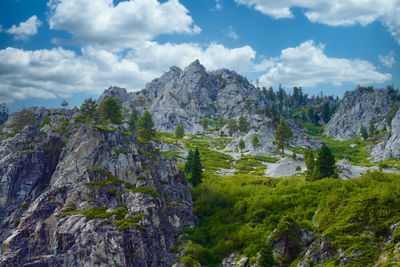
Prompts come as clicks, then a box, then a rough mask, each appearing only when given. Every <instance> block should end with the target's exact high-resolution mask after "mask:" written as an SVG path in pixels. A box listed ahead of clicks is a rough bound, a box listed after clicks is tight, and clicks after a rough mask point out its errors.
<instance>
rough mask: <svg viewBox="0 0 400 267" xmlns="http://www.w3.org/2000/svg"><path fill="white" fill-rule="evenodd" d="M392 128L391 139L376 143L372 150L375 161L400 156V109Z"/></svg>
mask: <svg viewBox="0 0 400 267" xmlns="http://www.w3.org/2000/svg"><path fill="white" fill-rule="evenodd" d="M391 124H392V129H391V135H390V138H389V140H387V141H383V142H382V143H380V144H378V145H376V146H375V147H374V148H373V149H372V152H371V157H372V159H373V161H374V162H379V161H383V160H387V159H389V158H394V157H399V156H400V110H399V111H398V112H397V113H396V116H395V117H394V118H393V120H392V123H391Z"/></svg>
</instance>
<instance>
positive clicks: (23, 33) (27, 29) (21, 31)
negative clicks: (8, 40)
mask: <svg viewBox="0 0 400 267" xmlns="http://www.w3.org/2000/svg"><path fill="white" fill-rule="evenodd" d="M41 25H42V22H41V21H40V20H39V19H38V18H37V17H36V15H33V16H32V17H30V18H29V19H28V20H27V21H24V22H21V23H20V24H19V25H18V26H16V25H13V26H12V27H11V28H10V29H8V30H7V31H6V32H7V33H9V34H12V35H14V39H16V40H26V39H28V38H29V37H30V36H32V35H35V34H36V33H37V29H38V28H39V27H40V26H41ZM1 30H2V28H1V27H0V31H1Z"/></svg>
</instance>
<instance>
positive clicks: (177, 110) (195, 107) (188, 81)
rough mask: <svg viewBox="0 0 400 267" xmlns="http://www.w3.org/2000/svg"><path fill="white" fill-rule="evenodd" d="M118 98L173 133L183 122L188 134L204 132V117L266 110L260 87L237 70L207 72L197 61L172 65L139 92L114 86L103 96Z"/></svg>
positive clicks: (235, 115)
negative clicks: (145, 110) (148, 113)
mask: <svg viewBox="0 0 400 267" xmlns="http://www.w3.org/2000/svg"><path fill="white" fill-rule="evenodd" d="M108 96H115V97H119V98H120V99H121V100H122V102H123V106H124V107H126V108H128V109H129V110H130V109H132V108H133V107H135V108H136V109H138V110H139V111H140V112H141V113H142V112H143V110H144V109H147V110H149V112H150V113H151V114H152V116H153V120H154V123H155V127H156V129H157V130H159V131H168V132H173V131H174V129H175V127H176V126H177V125H178V124H179V123H182V124H183V126H184V128H185V132H186V133H194V134H195V133H198V132H203V128H202V127H201V126H200V122H201V120H202V118H203V117H207V118H209V119H215V120H216V119H218V118H219V117H220V116H224V118H225V119H227V118H231V117H239V116H241V115H243V116H246V117H248V119H250V116H251V115H254V114H256V113H255V112H256V111H257V110H264V109H265V97H264V96H263V95H262V92H261V90H259V89H257V88H255V87H254V86H253V85H252V84H250V83H249V82H248V81H247V80H246V78H244V77H243V76H241V75H239V74H237V73H236V72H234V71H229V70H226V69H221V70H218V71H215V72H207V71H206V69H205V68H204V67H203V66H202V65H201V64H200V62H199V61H198V60H196V61H194V62H193V63H192V64H190V65H189V66H188V67H186V68H185V69H184V70H181V69H180V68H178V67H171V68H170V70H169V71H168V72H166V73H165V74H164V75H162V76H161V77H160V78H157V79H154V80H153V81H151V82H150V83H148V84H147V85H146V87H145V88H144V89H143V90H142V91H139V92H133V93H127V92H126V89H122V88H117V87H111V88H109V89H108V90H106V91H105V92H104V94H103V95H102V96H101V97H100V101H101V100H102V99H104V98H105V97H108Z"/></svg>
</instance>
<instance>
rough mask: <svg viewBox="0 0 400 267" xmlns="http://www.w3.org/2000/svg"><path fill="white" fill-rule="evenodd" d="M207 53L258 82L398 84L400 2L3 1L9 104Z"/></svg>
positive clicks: (312, 88) (93, 89) (3, 69)
mask: <svg viewBox="0 0 400 267" xmlns="http://www.w3.org/2000/svg"><path fill="white" fill-rule="evenodd" d="M196 59H199V60H200V62H201V64H203V65H204V66H205V67H206V69H207V70H208V71H213V70H217V69H220V68H228V69H231V70H234V71H236V72H238V73H240V74H242V75H244V76H246V77H247V78H248V80H249V81H252V82H253V83H254V84H258V85H259V86H261V87H262V86H265V87H269V86H272V87H273V88H274V89H277V88H278V86H279V84H281V85H282V87H283V88H284V89H286V90H287V91H288V92H291V91H292V88H293V87H294V86H297V87H302V88H303V91H304V92H305V93H308V94H310V95H312V94H319V93H320V92H323V94H324V95H335V96H336V95H337V96H342V95H343V93H344V92H345V91H347V90H352V89H354V88H356V87H357V85H362V86H374V88H384V87H386V86H387V85H394V87H395V88H399V87H400V77H399V74H400V0H318V1H315V0H314V1H313V0H130V1H120V0H118V1H117V0H114V1H113V0H47V1H45V0H35V1H32V0H1V1H0V103H1V102H5V103H7V105H8V107H9V109H10V111H17V110H21V109H22V108H26V107H30V106H45V107H49V108H54V107H60V103H61V102H62V100H64V99H65V100H67V102H68V103H69V105H70V106H71V107H72V106H75V105H77V106H80V104H81V103H82V101H83V100H84V99H85V98H87V97H91V96H93V97H97V96H99V95H100V94H101V93H102V92H103V91H104V89H106V88H108V87H109V86H119V87H123V88H126V89H127V90H128V91H136V90H141V89H143V88H144V87H145V85H146V83H148V82H150V81H151V80H152V79H154V78H157V77H159V76H161V75H162V74H163V73H164V72H166V71H168V70H169V68H170V67H171V66H173V65H175V66H178V67H180V68H182V69H183V68H185V67H186V66H187V65H189V64H190V63H191V62H193V61H194V60H196Z"/></svg>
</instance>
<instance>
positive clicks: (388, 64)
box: [379, 51, 396, 68]
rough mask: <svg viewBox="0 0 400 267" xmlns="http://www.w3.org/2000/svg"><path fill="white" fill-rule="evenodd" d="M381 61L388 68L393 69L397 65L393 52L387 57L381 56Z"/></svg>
mask: <svg viewBox="0 0 400 267" xmlns="http://www.w3.org/2000/svg"><path fill="white" fill-rule="evenodd" d="M379 61H380V62H381V63H382V64H383V65H385V66H386V67H389V68H391V67H392V66H393V64H394V63H396V60H395V58H394V53H393V51H390V52H389V54H388V55H386V56H382V55H379Z"/></svg>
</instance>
